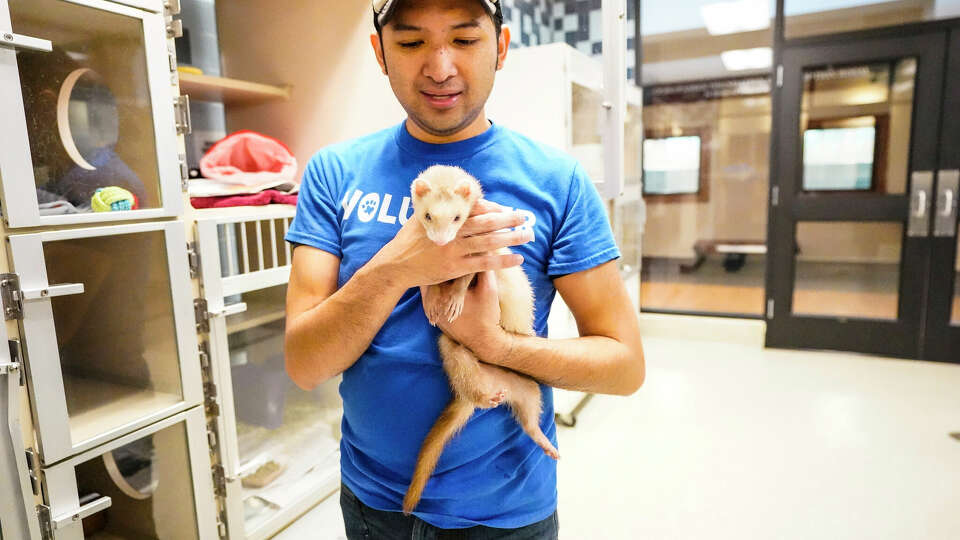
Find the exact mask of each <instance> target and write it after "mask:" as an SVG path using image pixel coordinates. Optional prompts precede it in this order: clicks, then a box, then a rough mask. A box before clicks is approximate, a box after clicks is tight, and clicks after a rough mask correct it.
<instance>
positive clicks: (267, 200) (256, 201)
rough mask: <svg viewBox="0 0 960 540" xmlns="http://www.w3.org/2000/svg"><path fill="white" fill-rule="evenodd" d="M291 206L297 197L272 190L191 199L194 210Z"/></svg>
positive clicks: (294, 203) (295, 202)
mask: <svg viewBox="0 0 960 540" xmlns="http://www.w3.org/2000/svg"><path fill="white" fill-rule="evenodd" d="M273 203H276V204H292V205H294V206H296V204H297V195H296V194H293V195H290V194H287V193H283V192H280V191H276V190H273V189H268V190H265V191H261V192H260V193H254V194H252V195H228V196H226V197H191V198H190V204H191V205H192V206H193V207H194V208H226V207H229V206H264V205H267V204H273Z"/></svg>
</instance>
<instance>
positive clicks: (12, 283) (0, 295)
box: [0, 274, 23, 321]
mask: <svg viewBox="0 0 960 540" xmlns="http://www.w3.org/2000/svg"><path fill="white" fill-rule="evenodd" d="M0 299H2V300H3V318H4V320H7V321H9V320H13V319H18V320H20V319H23V290H22V289H20V276H18V275H16V274H0Z"/></svg>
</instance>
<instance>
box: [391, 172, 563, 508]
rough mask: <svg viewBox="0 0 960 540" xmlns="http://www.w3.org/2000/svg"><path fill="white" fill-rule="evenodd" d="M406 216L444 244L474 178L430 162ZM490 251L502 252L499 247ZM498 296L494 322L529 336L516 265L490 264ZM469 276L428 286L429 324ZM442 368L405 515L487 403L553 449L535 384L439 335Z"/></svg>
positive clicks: (456, 303) (526, 288)
mask: <svg viewBox="0 0 960 540" xmlns="http://www.w3.org/2000/svg"><path fill="white" fill-rule="evenodd" d="M410 191H411V194H412V199H413V207H414V215H415V216H416V218H417V219H418V220H419V221H420V223H422V224H423V226H424V228H425V229H426V231H427V236H428V237H429V238H430V239H431V240H433V241H434V242H437V243H439V244H445V243H447V242H450V241H451V240H453V239H454V238H455V237H456V234H457V232H458V231H459V230H460V227H461V226H462V225H463V223H464V222H465V221H466V220H467V217H469V215H470V211H471V209H472V208H473V205H474V203H476V202H477V200H479V199H480V197H481V196H482V195H483V192H482V189H481V188H480V183H479V182H477V180H476V179H475V178H474V177H473V176H471V175H470V174H468V173H467V172H466V171H464V170H463V169H460V168H458V167H448V166H443V165H434V166H433V167H430V168H429V169H427V170H426V171H424V172H423V173H421V174H420V176H418V177H417V178H416V180H414V181H413V184H412V185H411V187H410ZM498 253H510V250H509V249H507V248H503V249H502V250H499V251H498ZM495 274H496V278H497V289H498V291H499V293H498V294H499V299H500V326H501V327H503V329H504V330H506V331H508V332H512V333H515V334H522V335H534V331H533V289H532V288H531V287H530V282H529V281H528V280H527V276H526V274H524V272H523V269H522V268H520V267H519V266H515V267H512V268H506V269H503V270H497V271H496V272H495ZM473 277H474V274H469V275H466V276H462V277H460V278H457V279H454V280H451V281H448V282H446V283H440V284H437V285H432V286H431V287H430V289H431V290H430V294H428V295H427V297H428V304H427V305H425V306H424V309H425V311H426V314H427V318H428V319H429V320H430V322H431V323H436V321H437V320H439V319H440V317H445V318H447V320H449V321H453V320H454V319H456V318H457V317H459V316H460V312H461V310H462V308H463V299H464V294H465V293H466V291H467V287H468V286H469V285H470V282H471V281H472V280H473ZM439 346H440V356H441V358H442V359H443V368H444V370H445V371H446V372H447V376H448V377H449V378H450V388H451V390H452V391H453V399H452V400H451V401H450V404H449V405H447V408H446V409H444V411H443V412H442V413H441V414H440V418H438V419H437V422H436V423H435V424H434V425H433V428H431V430H430V432H429V433H428V434H427V437H426V439H424V441H423V445H422V446H421V447H420V454H419V455H418V456H417V464H416V467H415V469H414V473H413V479H412V481H411V482H410V487H409V488H407V494H406V496H405V497H404V499H403V512H404V514H410V513H411V512H412V511H413V509H414V508H416V506H417V503H418V502H419V501H420V496H421V495H422V494H423V489H424V487H425V486H426V485H427V480H429V478H430V475H431V474H432V473H433V469H434V468H435V467H436V465H437V461H438V460H439V459H440V454H441V453H442V452H443V448H444V446H446V444H447V442H448V441H449V440H450V439H451V438H452V437H453V436H454V435H456V434H457V432H458V431H459V430H460V429H461V428H462V427H463V426H464V424H466V423H467V420H469V419H470V417H471V416H472V415H473V411H474V410H475V409H476V408H477V407H480V408H484V409H486V408H491V407H496V406H498V405H500V404H501V402H506V404H507V405H509V406H510V409H511V410H512V411H513V415H514V417H515V418H516V419H517V422H518V423H519V424H520V426H521V427H522V428H523V430H524V431H525V432H526V433H527V434H528V435H530V437H531V438H532V439H533V440H534V442H536V443H537V445H539V446H540V447H541V448H543V451H544V452H545V453H546V454H547V455H549V456H550V457H552V458H554V459H557V458H559V457H560V455H559V454H558V452H557V449H556V448H554V446H553V444H551V443H550V440H549V439H547V437H546V435H544V434H543V432H542V431H541V430H540V423H539V422H540V414H541V412H542V409H541V402H540V387H539V386H538V385H537V382H536V381H534V380H533V379H531V378H530V377H527V376H525V375H521V374H519V373H516V372H514V371H510V370H507V369H504V368H501V367H499V366H494V365H491V364H484V363H482V362H480V361H479V360H478V359H477V357H476V356H474V355H473V353H472V352H470V351H469V350H468V349H467V348H466V347H464V346H462V345H460V344H459V343H457V342H455V341H453V340H452V339H450V338H449V337H447V336H446V335H442V336H440V339H439Z"/></svg>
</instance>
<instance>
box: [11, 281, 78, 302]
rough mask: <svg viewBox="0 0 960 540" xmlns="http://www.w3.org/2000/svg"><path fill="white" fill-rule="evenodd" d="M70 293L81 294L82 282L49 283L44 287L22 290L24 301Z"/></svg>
mask: <svg viewBox="0 0 960 540" xmlns="http://www.w3.org/2000/svg"><path fill="white" fill-rule="evenodd" d="M71 294H83V283H63V284H60V285H50V286H48V287H47V288H45V289H28V290H25V291H23V299H24V300H25V301H26V300H42V299H44V298H53V297H54V296H70V295H71Z"/></svg>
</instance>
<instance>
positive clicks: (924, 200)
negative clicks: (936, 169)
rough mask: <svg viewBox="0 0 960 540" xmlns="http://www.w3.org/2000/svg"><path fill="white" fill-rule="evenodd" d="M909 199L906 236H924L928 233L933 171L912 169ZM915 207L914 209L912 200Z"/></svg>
mask: <svg viewBox="0 0 960 540" xmlns="http://www.w3.org/2000/svg"><path fill="white" fill-rule="evenodd" d="M910 179H911V182H910V183H911V187H910V193H911V195H910V201H909V204H908V207H907V215H908V216H909V220H908V223H907V236H910V237H912V238H920V237H925V236H928V235H929V234H930V214H931V212H930V210H929V206H930V201H931V197H930V196H929V194H930V193H933V171H913V174H911V175H910ZM914 199H916V201H917V207H916V209H914V206H913V204H914V203H913V201H914Z"/></svg>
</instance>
